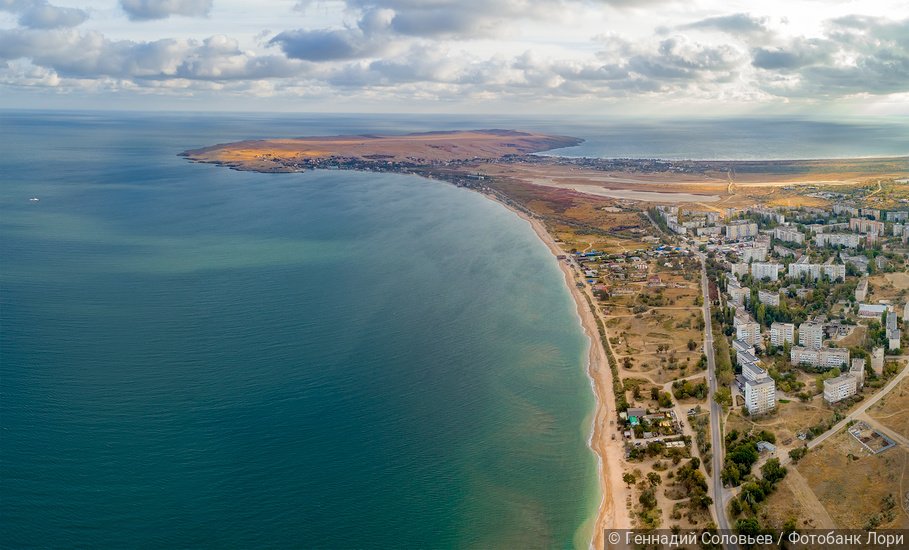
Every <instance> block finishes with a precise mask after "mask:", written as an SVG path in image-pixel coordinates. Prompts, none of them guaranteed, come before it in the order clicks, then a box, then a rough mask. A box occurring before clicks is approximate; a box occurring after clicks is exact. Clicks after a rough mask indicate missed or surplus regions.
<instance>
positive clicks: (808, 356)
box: [789, 346, 849, 369]
mask: <svg viewBox="0 0 909 550" xmlns="http://www.w3.org/2000/svg"><path fill="white" fill-rule="evenodd" d="M789 359H790V361H791V362H792V364H793V365H804V366H809V367H817V368H822V369H832V368H842V367H843V366H844V365H848V364H849V350H848V349H845V348H821V349H811V348H806V347H803V346H796V347H794V348H792V351H791V352H790V353H789Z"/></svg>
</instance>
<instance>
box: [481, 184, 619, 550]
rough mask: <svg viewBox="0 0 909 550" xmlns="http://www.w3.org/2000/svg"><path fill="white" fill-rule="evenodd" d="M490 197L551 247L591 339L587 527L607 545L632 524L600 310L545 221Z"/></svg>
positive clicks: (598, 543)
mask: <svg viewBox="0 0 909 550" xmlns="http://www.w3.org/2000/svg"><path fill="white" fill-rule="evenodd" d="M481 195H483V196H485V197H487V198H488V199H490V200H492V201H495V202H497V203H498V204H501V205H502V206H504V207H505V208H506V209H508V210H509V211H511V212H513V213H514V214H516V215H517V216H518V217H519V218H521V219H522V220H524V221H526V222H527V223H528V224H529V225H530V227H531V229H533V232H534V233H535V234H536V235H537V238H539V239H540V241H541V242H542V243H543V244H544V245H545V246H546V248H548V249H549V251H550V253H552V255H553V257H554V258H556V262H557V263H558V265H559V269H560V270H561V271H562V275H563V280H564V282H565V286H566V287H567V288H568V292H569V294H570V295H571V298H572V300H573V301H574V303H575V310H576V313H577V315H578V320H579V322H580V324H581V328H582V329H583V330H584V334H585V336H586V337H587V340H588V342H589V346H588V352H587V368H586V374H587V377H588V379H589V380H590V385H591V388H592V390H593V396H594V403H595V404H594V410H593V415H592V426H591V432H590V437H589V438H588V447H590V449H591V450H592V451H593V453H594V454H595V455H596V457H597V474H598V475H597V477H598V479H599V486H600V504H599V506H598V508H597V511H596V514H595V515H594V517H593V518H588V520H587V521H585V523H584V524H582V525H581V528H583V527H584V526H585V525H587V524H588V522H589V520H590V519H594V522H593V532H592V533H591V537H590V544H589V546H590V548H594V549H599V548H604V542H605V541H604V540H603V538H604V534H605V533H604V532H605V530H606V529H628V528H630V527H631V522H630V518H629V517H628V515H627V513H626V512H625V506H626V505H625V502H626V499H627V495H628V491H627V489H626V488H625V485H624V481H622V473H623V471H624V470H623V468H622V462H623V450H622V447H621V445H620V442H619V441H618V440H612V439H610V438H609V437H608V434H609V420H610V419H613V420H614V419H615V418H614V417H612V416H611V415H614V414H615V413H614V411H615V410H616V406H615V395H613V392H612V372H611V371H610V369H609V362H608V357H607V352H606V349H605V347H604V346H603V342H602V340H601V339H600V333H599V329H598V327H597V319H596V314H595V313H594V312H593V311H591V309H590V307H589V304H588V302H587V298H585V295H584V290H583V289H580V288H578V287H577V286H576V284H575V275H574V273H573V272H572V269H571V267H569V266H568V264H567V263H566V262H565V261H563V260H559V259H558V256H559V255H560V254H566V253H565V252H564V251H563V250H562V249H561V248H560V247H559V245H558V243H556V242H555V239H554V238H553V237H552V235H550V234H549V232H548V231H547V230H546V227H545V226H544V225H543V222H542V221H540V220H539V219H537V218H535V217H533V216H531V215H529V214H527V213H526V212H523V211H521V210H519V209H517V208H515V207H514V206H512V205H510V204H508V203H506V202H505V201H503V200H501V199H500V198H499V197H497V196H496V195H494V194H490V193H481Z"/></svg>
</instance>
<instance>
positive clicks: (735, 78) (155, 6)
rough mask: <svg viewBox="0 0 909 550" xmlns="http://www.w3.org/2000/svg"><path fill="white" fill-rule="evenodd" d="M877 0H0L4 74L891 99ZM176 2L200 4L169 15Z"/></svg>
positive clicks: (264, 86)
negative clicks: (866, 1) (863, 0)
mask: <svg viewBox="0 0 909 550" xmlns="http://www.w3.org/2000/svg"><path fill="white" fill-rule="evenodd" d="M55 1H59V2H61V3H65V2H68V1H74V0H55ZM880 2H881V3H880V5H877V3H872V4H874V5H871V6H870V7H869V6H868V5H862V6H861V9H862V10H863V11H862V14H861V15H855V14H851V13H850V12H849V11H848V10H849V9H858V8H859V6H858V5H857V4H851V3H848V2H847V3H840V4H836V5H831V6H827V5H821V4H822V3H819V2H814V1H812V0H767V2H765V3H762V5H761V6H760V9H757V8H755V9H752V7H751V5H750V3H748V2H746V1H745V0H728V1H725V2H721V1H720V0H692V1H690V2H684V3H682V2H680V1H679V0H653V1H648V2H631V1H625V0H612V1H607V0H499V1H495V0H460V1H457V0H343V1H342V0H311V1H306V2H298V3H297V4H296V5H293V4H291V3H290V2H289V1H287V0H284V1H282V2H279V1H277V0H275V1H273V2H270V3H255V5H253V3H249V2H246V1H244V0H219V2H216V3H213V2H212V1H211V0H120V5H121V8H122V10H123V11H118V10H116V9H111V8H110V6H109V5H108V4H102V3H101V1H100V0H85V4H86V5H84V6H80V7H79V8H76V7H66V6H60V7H58V6H56V5H51V4H49V3H48V2H47V1H46V0H0V11H5V12H8V13H9V14H10V15H3V14H0V90H2V87H3V86H7V87H13V86H19V87H21V86H34V87H38V86H50V83H53V87H54V88H55V89H59V90H61V91H66V90H67V89H69V88H73V89H79V90H83V91H86V93H97V94H99V97H100V96H103V95H104V94H108V95H110V94H126V95H128V94H133V93H143V94H168V95H170V94H181V93H196V94H206V93H207V94H210V95H211V97H212V98H215V99H216V98H217V97H219V96H218V94H228V93H229V94H234V95H237V96H242V95H247V96H249V97H251V98H270V100H271V99H274V98H281V97H302V98H304V99H310V98H316V97H318V98H321V99H327V98H331V97H332V94H335V95H338V96H343V97H344V98H345V99H346V100H350V101H356V100H357V99H358V98H360V99H363V100H365V101H371V102H380V101H382V98H385V100H386V101H387V102H388V103H389V104H397V105H401V104H404V105H408V104H409V102H412V101H426V102H431V101H444V102H450V103H452V104H460V105H462V108H463V109H464V110H470V108H471V105H473V104H474V102H476V101H483V102H488V103H495V102H499V103H500V104H502V105H507V106H509V107H510V108H517V106H520V105H522V104H534V105H536V104H538V103H539V102H541V101H542V102H547V101H548V102H550V103H549V105H558V106H559V108H561V107H562V106H565V105H570V104H572V102H574V103H575V104H577V105H582V104H584V105H589V104H591V103H592V102H606V103H614V104H616V105H619V104H623V103H624V104H631V103H632V102H634V101H639V100H641V99H642V98H643V99H647V100H648V101H653V102H660V101H664V102H685V101H690V102H713V103H714V104H716V105H731V106H735V105H743V106H748V105H750V104H751V103H753V102H768V101H769V102H775V101H789V100H792V101H803V100H804V101H805V103H806V104H816V103H817V102H823V101H840V100H845V99H844V98H851V97H855V96H857V95H861V94H864V96H865V97H867V98H869V99H868V101H870V102H873V101H876V99H875V98H880V100H881V101H887V102H890V98H891V97H901V95H900V94H903V95H905V94H906V93H909V53H907V52H909V44H907V40H909V39H907V37H909V23H907V22H909V6H905V5H903V6H902V7H901V5H900V4H899V3H898V2H896V0H893V2H891V0H880ZM124 13H125V14H126V15H127V17H124V16H123V15H124ZM89 14H91V18H89ZM178 15H179V16H187V17H197V19H186V18H182V19H180V18H178V19H167V18H169V17H170V16H178ZM4 17H6V18H7V19H3V18H4ZM198 17H202V18H201V19H200V18H198ZM787 17H788V20H784V18H787ZM128 19H129V20H128ZM165 19H167V20H165ZM3 21H7V22H9V23H10V25H9V26H8V28H3V24H2V22H3ZM136 21H142V23H141V24H139V23H136ZM9 27H11V28H9ZM75 27H78V28H75ZM266 29H273V30H266ZM140 37H141V38H140ZM4 61H5V62H6V63H5V66H4ZM0 97H2V94H0ZM891 103H892V102H891Z"/></svg>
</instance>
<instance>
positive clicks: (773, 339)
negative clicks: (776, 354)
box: [770, 323, 795, 347]
mask: <svg viewBox="0 0 909 550" xmlns="http://www.w3.org/2000/svg"><path fill="white" fill-rule="evenodd" d="M786 342H789V343H790V344H794V343H795V325H793V324H792V323H773V324H772V325H770V343H771V344H773V345H774V346H777V347H780V346H782V345H783V344H785V343H786Z"/></svg>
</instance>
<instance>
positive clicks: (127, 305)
mask: <svg viewBox="0 0 909 550" xmlns="http://www.w3.org/2000/svg"><path fill="white" fill-rule="evenodd" d="M0 116H2V121H0V128H2V141H3V144H2V146H3V150H4V151H5V152H6V153H7V154H6V155H4V156H3V157H2V158H0V173H2V188H0V213H2V216H0V230H2V240H0V264H2V269H0V323H2V325H0V380H2V384H0V392H2V399H0V429H2V435H0V476H2V481H0V483H2V498H0V516H2V521H0V543H2V545H3V546H4V547H16V548H21V547H46V546H91V547H162V546H166V547H187V546H229V547H230V546H244V547H288V546H308V547H353V546H359V547H362V546H368V547H387V548H392V547H394V548H401V547H464V546H487V547H488V546H512V547H514V546H557V547H567V546H571V545H572V544H573V542H574V541H575V538H576V537H577V536H578V532H579V531H578V530H579V529H581V525H582V523H583V522H584V521H585V520H586V519H587V518H588V517H589V516H590V515H591V514H592V513H593V510H594V508H595V506H596V501H597V498H598V496H597V494H596V489H595V486H596V462H595V458H594V456H593V454H592V453H591V452H590V450H589V449H588V448H587V445H586V440H587V432H588V431H589V425H588V420H587V416H588V414H589V413H590V411H591V409H592V406H593V400H592V396H591V392H590V387H589V383H588V381H587V378H586V376H585V374H584V362H585V348H586V340H585V339H584V337H583V333H582V332H581V329H580V326H579V324H578V321H577V319H576V315H575V312H574V310H573V304H572V302H571V300H570V297H569V295H568V292H567V290H566V289H565V288H564V286H563V284H562V282H561V274H560V272H559V270H558V267H557V265H556V263H555V260H554V259H553V258H551V256H550V255H549V253H548V252H547V250H546V249H545V248H544V247H543V245H542V244H541V243H540V242H539V241H538V240H537V239H536V237H535V236H534V235H533V233H532V232H531V230H530V228H529V227H528V226H527V225H526V224H525V223H524V222H522V221H521V220H519V219H518V218H517V217H515V216H513V215H512V214H511V213H509V212H507V211H506V210H505V209H504V208H502V207H500V206H499V205H497V204H495V203H493V202H491V201H489V200H487V199H485V198H483V197H481V196H479V195H477V194H474V193H471V192H468V191H465V190H461V189H456V188H454V187H452V186H449V185H446V184H442V183H438V182H431V181H427V180H423V179H420V178H416V177H408V176H399V175H377V174H366V173H343V172H315V173H307V174H292V175H266V174H252V173H239V172H233V171H229V170H226V169H222V168H218V167H214V166H207V165H195V164H190V163H188V162H186V161H185V160H183V159H180V158H178V157H176V156H175V155H176V153H178V152H179V151H181V150H183V149H186V148H189V147H194V146H199V145H205V144H210V143H215V142H219V141H226V140H230V139H237V138H239V137H245V136H246V135H255V134H256V132H255V131H251V130H250V128H256V131H262V128H261V127H260V126H258V125H256V121H255V120H252V121H251V120H250V119H247V118H237V119H229V118H225V119H212V118H203V119H186V118H182V117H170V118H168V117H164V118H162V117H157V116H139V115H123V116H116V115H112V116H98V115H64V114H52V113H45V114H39V113H28V114H16V113H3V114H2V115H0ZM348 122H349V121H348ZM392 122H393V121H392ZM392 122H388V121H385V122H382V124H385V125H391V124H392ZM351 124H352V123H351ZM377 124H378V123H374V126H375V125H377ZM374 126H371V127H364V128H360V131H375V130H376V129H381V127H379V128H375V127H374ZM307 130H308V132H307V133H328V134H333V133H339V132H346V131H351V130H350V128H349V127H348V126H345V123H344V121H338V120H332V121H328V122H325V123H324V125H323V126H322V127H319V128H313V127H312V126H310V127H308V128H307ZM276 131H281V132H284V131H288V129H287V128H283V129H280V128H279V129H278V130H276ZM266 133H267V131H266ZM32 196H36V197H38V198H40V202H31V201H29V198H30V197H32ZM581 532H582V533H583V530H582V531H581Z"/></svg>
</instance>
